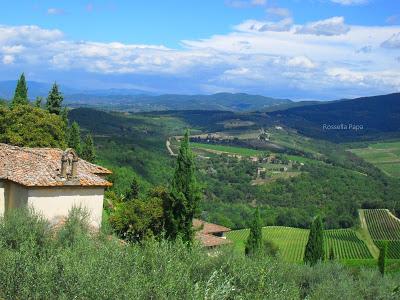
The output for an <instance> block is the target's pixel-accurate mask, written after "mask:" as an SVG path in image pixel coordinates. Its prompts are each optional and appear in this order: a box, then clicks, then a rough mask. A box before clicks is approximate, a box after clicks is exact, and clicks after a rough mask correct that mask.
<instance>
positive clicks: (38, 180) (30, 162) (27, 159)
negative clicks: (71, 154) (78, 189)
mask: <svg viewBox="0 0 400 300" xmlns="http://www.w3.org/2000/svg"><path fill="white" fill-rule="evenodd" d="M63 153H64V151H63V150H61V149H54V148H22V147H17V146H10V145H7V144H1V143H0V179H5V180H10V181H13V182H16V183H19V184H21V185H24V186H37V187H45V186H104V187H106V186H111V183H110V182H108V181H107V180H105V179H103V178H102V177H101V175H106V174H111V171H110V170H107V169H106V168H103V167H101V166H97V165H94V164H91V163H89V162H87V161H85V160H83V159H79V160H78V162H77V176H76V178H74V179H72V180H66V179H65V178H62V177H60V169H61V157H62V155H63ZM99 175H100V176H99Z"/></svg>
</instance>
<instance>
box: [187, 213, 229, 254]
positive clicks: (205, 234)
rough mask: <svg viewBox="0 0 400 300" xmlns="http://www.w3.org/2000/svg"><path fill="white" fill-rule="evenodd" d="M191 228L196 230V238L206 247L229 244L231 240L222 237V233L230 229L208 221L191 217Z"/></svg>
mask: <svg viewBox="0 0 400 300" xmlns="http://www.w3.org/2000/svg"><path fill="white" fill-rule="evenodd" d="M193 228H194V230H195V231H196V233H195V236H196V239H197V240H198V241H199V242H200V243H201V244H202V245H203V246H204V247H207V248H214V247H217V246H222V245H226V244H230V243H231V241H230V240H227V239H226V238H225V237H224V233H225V232H228V231H231V230H230V229H229V228H227V227H224V226H221V225H217V224H213V223H208V222H205V221H203V220H199V219H193Z"/></svg>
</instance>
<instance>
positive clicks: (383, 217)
mask: <svg viewBox="0 0 400 300" xmlns="http://www.w3.org/2000/svg"><path fill="white" fill-rule="evenodd" d="M364 215H365V220H366V222H367V227H368V231H369V233H370V235H371V237H372V239H373V240H400V220H399V219H396V218H394V217H393V216H392V215H390V213H389V211H388V210H386V209H365V210H364Z"/></svg>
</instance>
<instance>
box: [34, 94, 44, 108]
mask: <svg viewBox="0 0 400 300" xmlns="http://www.w3.org/2000/svg"><path fill="white" fill-rule="evenodd" d="M42 103H43V97H41V96H38V97H36V100H35V107H37V108H41V107H42Z"/></svg>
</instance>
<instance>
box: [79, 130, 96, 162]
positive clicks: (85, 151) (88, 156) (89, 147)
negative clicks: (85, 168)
mask: <svg viewBox="0 0 400 300" xmlns="http://www.w3.org/2000/svg"><path fill="white" fill-rule="evenodd" d="M81 158H82V159H84V160H87V161H89V162H91V163H94V161H95V160H96V154H95V151H94V143H93V138H92V135H91V134H87V135H86V137H85V140H84V142H83V145H82V150H81Z"/></svg>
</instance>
